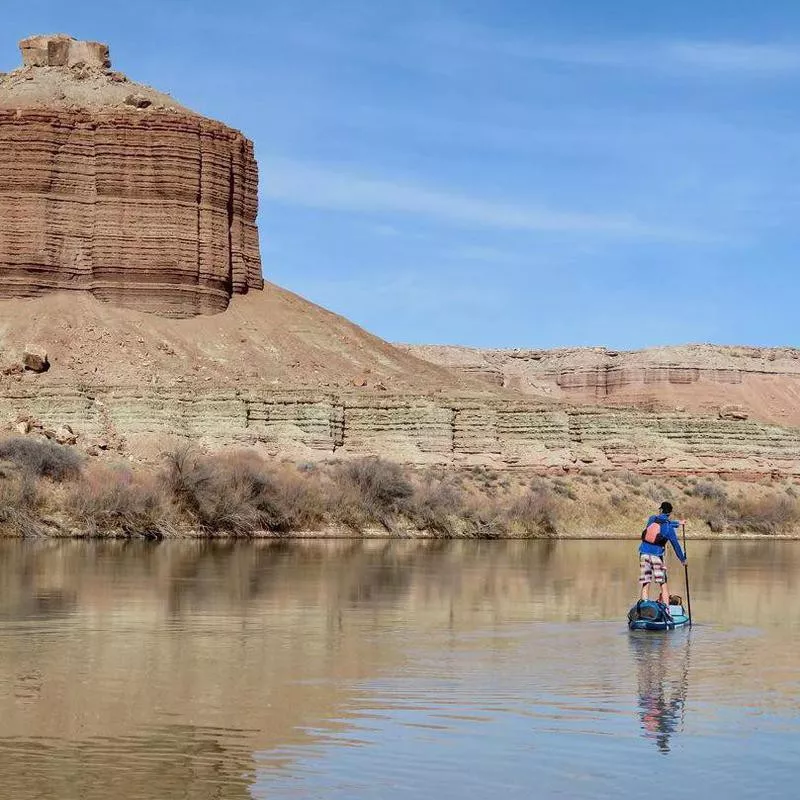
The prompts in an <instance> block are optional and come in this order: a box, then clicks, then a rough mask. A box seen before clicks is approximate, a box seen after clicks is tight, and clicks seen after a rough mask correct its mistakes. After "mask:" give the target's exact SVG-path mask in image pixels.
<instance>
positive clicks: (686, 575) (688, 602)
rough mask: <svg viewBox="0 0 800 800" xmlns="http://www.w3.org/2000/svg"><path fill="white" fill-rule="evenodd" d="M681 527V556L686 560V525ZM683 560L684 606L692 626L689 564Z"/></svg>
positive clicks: (687, 557) (687, 556) (687, 558)
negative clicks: (684, 581) (684, 580)
mask: <svg viewBox="0 0 800 800" xmlns="http://www.w3.org/2000/svg"><path fill="white" fill-rule="evenodd" d="M681 528H683V557H684V558H685V559H686V561H688V560H689V555H688V553H687V552H686V525H681ZM686 561H684V562H683V577H684V578H685V579H686V608H687V610H688V611H689V627H690V628H691V627H692V596H691V594H689V565H688V564H687V563H686Z"/></svg>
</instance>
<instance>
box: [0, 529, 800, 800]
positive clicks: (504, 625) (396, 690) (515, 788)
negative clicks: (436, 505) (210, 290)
mask: <svg viewBox="0 0 800 800" xmlns="http://www.w3.org/2000/svg"><path fill="white" fill-rule="evenodd" d="M689 558H690V561H689V566H690V578H691V580H692V585H691V589H692V595H691V598H692V610H693V612H694V616H695V620H696V623H697V624H696V625H695V626H694V627H693V629H692V630H691V631H689V630H682V631H674V632H671V633H668V634H658V633H656V634H630V633H628V631H627V629H626V625H625V614H626V611H627V609H628V607H629V605H630V604H631V602H632V601H633V599H634V598H635V595H636V591H637V587H636V580H637V577H638V563H637V557H636V542H633V541H630V542H622V541H527V542H526V541H514V542H503V541H493V542H478V541H455V542H446V541H427V542H425V541H410V540H400V541H397V540H394V541H352V540H340V541H337V540H332V541H290V542H269V541H261V542H251V543H247V542H244V543H243V542H195V541H188V542H187V541H183V542H162V543H154V544H148V543H140V542H136V543H123V542H88V541H66V540H64V541H56V540H47V541H35V542H19V541H3V542H0V787H2V788H1V789H0V796H2V797H8V798H14V800H33V799H34V798H36V800H49V799H50V798H52V799H53V800H55V799H56V798H58V800H73V799H74V800H77V799H78V798H81V800H87V799H88V800H94V798H97V799H98V800H99V799H100V798H103V800H105V799H106V798H109V797H114V798H117V799H118V800H128V799H131V800H132V799H133V798H159V800H160V799H162V798H172V797H175V798H191V800H206V799H207V800H211V798H215V799H217V800H219V799H220V798H231V799H233V798H271V799H274V798H310V797H315V798H316V797H324V798H381V800H391V799H392V798H424V797H436V798H437V800H450V798H452V799H453V800H456V799H458V800H463V798H470V797H495V796H502V797H503V798H504V799H505V800H512V799H514V798H531V797H536V798H547V797H569V798H576V797H587V798H612V797H613V798H619V797H632V796H634V794H642V793H646V794H654V793H665V794H666V795H667V796H668V797H669V798H670V800H676V798H683V797H699V796H702V795H703V794H707V795H708V796H712V795H713V796H725V797H727V798H728V799H729V800H730V799H731V798H746V797H758V798H762V797H776V796H793V795H794V792H795V791H796V775H797V763H798V757H800V714H799V713H798V712H800V667H799V665H800V637H798V626H800V598H798V592H797V589H798V583H799V582H800V543H795V542H781V541H748V542H743V541H740V542H733V541H732V542H705V541H695V542H692V541H690V542H689ZM673 573H674V574H673V575H672V581H671V582H672V589H673V591H677V592H678V593H680V594H684V587H683V573H682V570H681V571H678V570H677V569H675V568H673Z"/></svg>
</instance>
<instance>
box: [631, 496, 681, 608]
mask: <svg viewBox="0 0 800 800" xmlns="http://www.w3.org/2000/svg"><path fill="white" fill-rule="evenodd" d="M671 513H672V503H667V502H664V503H662V504H661V506H660V507H659V513H658V514H654V515H653V516H652V517H650V519H648V520H647V525H646V526H645V529H644V530H643V531H642V543H641V544H640V545H639V583H640V584H641V586H642V600H647V590H648V588H649V587H650V584H651V583H657V584H658V585H659V586H660V587H661V597H660V598H659V599H660V600H661V602H662V603H663V604H664V605H665V606H667V605H669V589H668V588H667V568H666V566H665V565H664V551H665V549H666V546H667V542H669V543H670V544H671V545H672V549H673V550H674V551H675V555H676V556H678V558H679V559H680V562H681V563H682V564H685V563H686V556H685V555H684V552H683V550H681V543H680V542H679V541H678V535H677V533H676V531H677V530H678V526H680V525H683V521H682V520H676V519H670V518H669V515H670V514H671Z"/></svg>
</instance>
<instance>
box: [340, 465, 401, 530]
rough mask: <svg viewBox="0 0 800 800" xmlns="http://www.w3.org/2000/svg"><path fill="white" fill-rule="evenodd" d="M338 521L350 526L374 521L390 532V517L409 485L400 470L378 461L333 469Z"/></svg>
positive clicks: (399, 507)
mask: <svg viewBox="0 0 800 800" xmlns="http://www.w3.org/2000/svg"><path fill="white" fill-rule="evenodd" d="M332 479H333V483H334V487H335V493H336V494H338V499H339V502H340V503H341V504H342V507H341V509H340V519H341V521H343V522H344V523H345V524H349V525H351V526H352V527H356V526H359V525H363V524H364V523H365V522H378V523H380V524H381V525H383V526H384V527H385V528H386V529H387V530H391V529H392V522H393V518H394V517H395V516H396V515H397V514H398V513H400V512H402V510H403V501H404V500H406V499H407V498H409V497H411V495H412V494H413V491H414V489H413V486H412V485H411V482H410V481H409V479H408V477H407V475H406V474H405V472H404V470H403V469H402V467H400V465H399V464H395V463H393V462H391V461H384V460H383V459H380V458H361V459H358V460H357V461H350V462H347V463H345V464H337V465H336V466H335V467H334V468H333V472H332Z"/></svg>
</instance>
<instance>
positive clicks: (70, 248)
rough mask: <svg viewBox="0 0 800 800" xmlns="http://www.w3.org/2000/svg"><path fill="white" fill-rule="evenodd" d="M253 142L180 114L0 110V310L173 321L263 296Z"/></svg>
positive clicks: (225, 128) (204, 120)
mask: <svg viewBox="0 0 800 800" xmlns="http://www.w3.org/2000/svg"><path fill="white" fill-rule="evenodd" d="M257 192H258V168H257V166H256V162H255V159H254V156H253V147H252V143H251V142H250V141H249V140H247V139H246V138H245V137H244V136H242V135H241V134H240V133H239V132H238V131H235V130H232V129H231V128H228V127H226V126H225V125H222V124H220V123H217V122H213V121H211V120H208V119H205V118H202V117H199V116H195V115H190V114H179V113H174V112H154V111H151V112H148V113H144V114H143V113H138V112H134V111H131V112H126V111H114V112H106V113H100V114H96V113H88V112H85V111H62V110H59V111H55V110H53V111H50V110H39V109H36V110H34V109H25V110H11V109H7V110H0V298H13V297H36V296H39V295H42V294H45V293H47V292H51V291H56V290H63V289H79V290H86V291H90V292H92V293H93V294H94V295H95V296H96V297H98V298H100V299H102V300H106V301H109V302H112V303H114V304H116V305H121V306H125V307H129V308H135V309H138V310H142V311H149V312H153V313H157V314H161V315H165V316H171V317H189V316H194V315H196V314H209V313H216V312H219V311H223V310H224V309H225V308H226V307H227V306H228V302H229V300H230V298H231V295H232V294H243V293H246V292H247V291H248V290H249V289H254V288H256V289H260V288H262V286H263V281H262V277H261V263H260V257H259V247H258V231H257V228H256V222H255V220H256V212H257V205H258V194H257Z"/></svg>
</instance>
